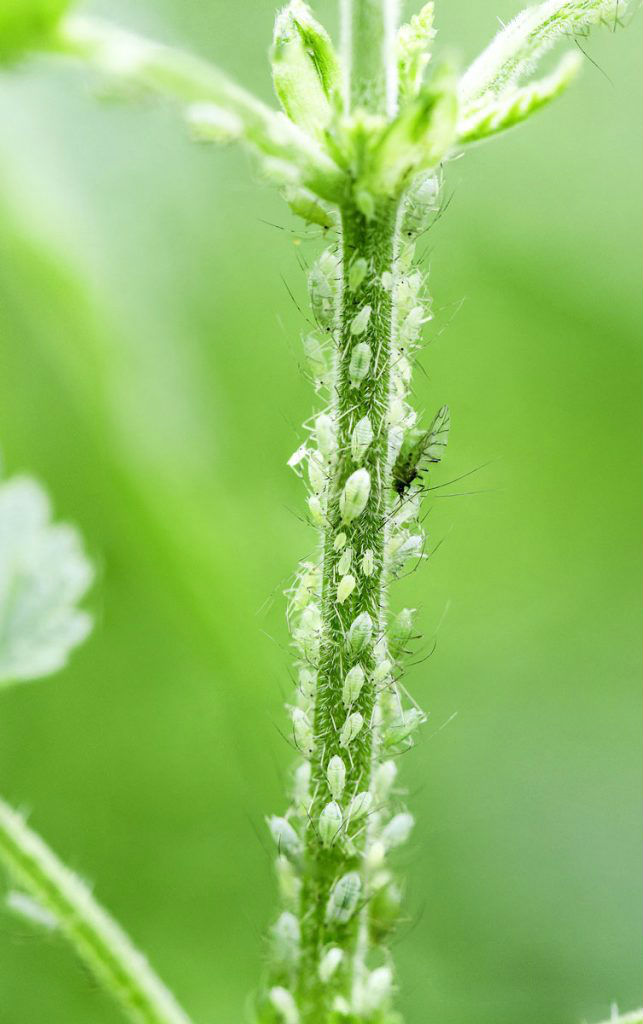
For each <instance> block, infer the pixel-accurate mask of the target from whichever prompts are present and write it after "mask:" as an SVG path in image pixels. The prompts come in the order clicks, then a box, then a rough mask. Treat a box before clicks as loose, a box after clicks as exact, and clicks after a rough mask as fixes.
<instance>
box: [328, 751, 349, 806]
mask: <svg viewBox="0 0 643 1024" xmlns="http://www.w3.org/2000/svg"><path fill="white" fill-rule="evenodd" d="M326 779H327V781H328V788H329V789H330V791H331V794H332V796H333V800H339V798H340V797H341V795H342V793H343V792H344V785H345V783H346V765H345V764H344V762H343V761H342V759H341V757H339V755H338V754H335V756H334V757H331V759H330V761H329V762H328V767H327V768H326Z"/></svg>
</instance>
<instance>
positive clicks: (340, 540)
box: [333, 533, 348, 551]
mask: <svg viewBox="0 0 643 1024" xmlns="http://www.w3.org/2000/svg"><path fill="white" fill-rule="evenodd" d="M347 540H348V537H347V536H346V534H345V533H338V534H337V536H336V537H335V540H334V541H333V547H334V549H335V551H341V550H342V548H343V547H344V545H345V544H346V541H347Z"/></svg>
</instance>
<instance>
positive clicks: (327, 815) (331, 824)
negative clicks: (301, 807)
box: [318, 800, 342, 846]
mask: <svg viewBox="0 0 643 1024" xmlns="http://www.w3.org/2000/svg"><path fill="white" fill-rule="evenodd" d="M341 827H342V809H341V807H340V806H339V804H338V803H336V802H335V801H334V800H331V801H330V803H328V804H326V806H325V807H324V809H323V811H322V812H321V814H320V815H319V822H318V829H319V838H320V839H321V841H322V844H323V845H324V846H332V844H333V843H334V842H335V840H336V839H337V836H338V834H339V830H340V829H341Z"/></svg>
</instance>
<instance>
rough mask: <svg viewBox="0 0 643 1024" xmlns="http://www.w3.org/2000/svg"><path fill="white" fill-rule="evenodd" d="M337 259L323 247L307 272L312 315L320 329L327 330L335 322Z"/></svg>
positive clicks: (330, 328)
mask: <svg viewBox="0 0 643 1024" xmlns="http://www.w3.org/2000/svg"><path fill="white" fill-rule="evenodd" d="M338 274H339V261H338V258H337V256H336V255H335V254H334V253H333V252H331V250H330V249H325V250H324V252H323V253H322V254H321V256H320V257H319V259H318V260H317V262H316V263H314V264H313V266H312V267H311V269H310V273H309V274H308V296H309V299H310V307H311V309H312V311H313V316H314V317H315V320H316V321H317V323H318V324H319V326H320V327H321V329H322V330H324V331H326V332H329V331H331V330H332V328H333V325H334V322H335V308H336V298H337V285H338Z"/></svg>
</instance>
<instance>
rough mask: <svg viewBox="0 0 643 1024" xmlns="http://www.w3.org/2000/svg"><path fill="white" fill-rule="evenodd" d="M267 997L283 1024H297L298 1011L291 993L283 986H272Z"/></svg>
mask: <svg viewBox="0 0 643 1024" xmlns="http://www.w3.org/2000/svg"><path fill="white" fill-rule="evenodd" d="M269 996H270V1002H271V1003H272V1005H273V1007H274V1009H275V1010H276V1011H277V1013H278V1014H279V1016H280V1018H281V1020H282V1022H283V1024H299V1011H298V1009H297V1004H296V1002H295V997H294V996H293V994H292V992H289V991H288V989H287V988H284V987H283V985H273V987H272V988H271V989H270V993H269Z"/></svg>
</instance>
